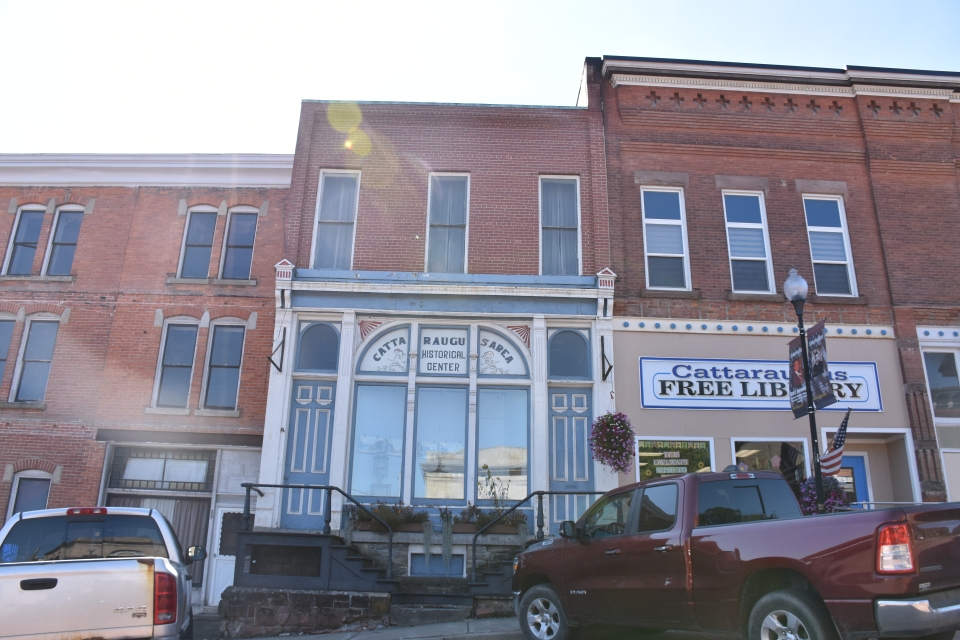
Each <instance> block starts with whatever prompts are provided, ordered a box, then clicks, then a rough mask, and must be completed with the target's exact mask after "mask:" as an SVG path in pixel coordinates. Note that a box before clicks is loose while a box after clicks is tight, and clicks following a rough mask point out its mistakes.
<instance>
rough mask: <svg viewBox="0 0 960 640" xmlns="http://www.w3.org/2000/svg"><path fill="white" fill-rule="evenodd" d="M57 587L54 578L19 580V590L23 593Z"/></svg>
mask: <svg viewBox="0 0 960 640" xmlns="http://www.w3.org/2000/svg"><path fill="white" fill-rule="evenodd" d="M55 586H57V579H56V578H31V579H29V580H21V581H20V588H21V589H23V590H24V591H40V590H42V589H53V588H54V587H55Z"/></svg>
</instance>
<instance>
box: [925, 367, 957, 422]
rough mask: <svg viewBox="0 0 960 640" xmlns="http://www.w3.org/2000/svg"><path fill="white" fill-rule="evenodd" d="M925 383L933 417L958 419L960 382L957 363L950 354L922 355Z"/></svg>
mask: <svg viewBox="0 0 960 640" xmlns="http://www.w3.org/2000/svg"><path fill="white" fill-rule="evenodd" d="M923 361H924V363H925V364H926V367H927V382H928V383H929V384H930V396H931V398H930V399H931V401H932V402H933V415H935V416H937V417H938V418H960V380H958V378H957V361H956V359H955V358H954V355H953V354H952V353H924V354H923Z"/></svg>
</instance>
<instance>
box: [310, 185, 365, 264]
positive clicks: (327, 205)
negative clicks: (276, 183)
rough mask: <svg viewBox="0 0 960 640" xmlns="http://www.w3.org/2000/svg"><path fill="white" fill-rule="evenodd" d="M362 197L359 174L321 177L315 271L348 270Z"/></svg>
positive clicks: (318, 197) (351, 262) (351, 259)
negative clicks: (359, 203) (358, 208)
mask: <svg viewBox="0 0 960 640" xmlns="http://www.w3.org/2000/svg"><path fill="white" fill-rule="evenodd" d="M359 193H360V174H359V173H341V172H329V171H324V172H322V173H321V174H320V193H319V194H318V195H317V217H316V228H315V229H314V242H313V244H314V247H315V248H314V258H313V268H314V269H349V268H350V267H351V265H352V264H353V237H354V227H355V223H356V219H357V202H358V200H359V197H358V196H359Z"/></svg>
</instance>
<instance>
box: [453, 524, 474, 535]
mask: <svg viewBox="0 0 960 640" xmlns="http://www.w3.org/2000/svg"><path fill="white" fill-rule="evenodd" d="M478 528H479V527H477V525H475V524H472V523H464V524H457V523H454V525H453V532H454V533H476V532H477V529H478Z"/></svg>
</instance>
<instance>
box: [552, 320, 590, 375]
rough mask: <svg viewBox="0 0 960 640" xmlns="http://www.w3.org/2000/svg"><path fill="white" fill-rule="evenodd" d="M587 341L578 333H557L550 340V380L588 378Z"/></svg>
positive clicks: (566, 331)
mask: <svg viewBox="0 0 960 640" xmlns="http://www.w3.org/2000/svg"><path fill="white" fill-rule="evenodd" d="M587 354H588V351H587V340H586V338H584V336H583V334H582V333H580V332H579V331H571V330H563V331H557V332H556V333H555V334H553V336H552V337H551V338H550V361H549V375H550V377H551V378H589V377H590V361H589V359H588V357H587Z"/></svg>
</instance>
